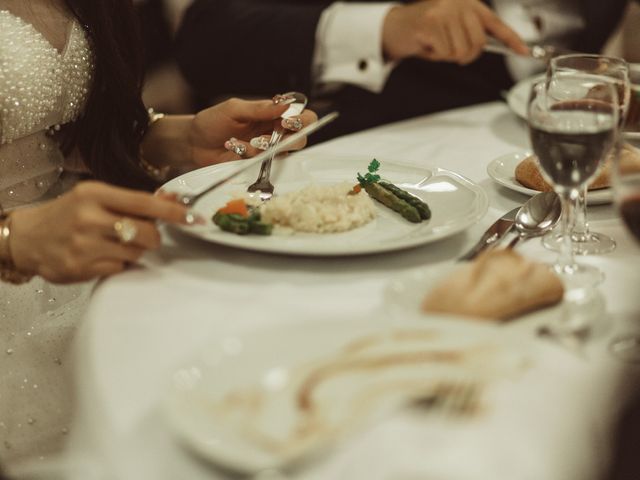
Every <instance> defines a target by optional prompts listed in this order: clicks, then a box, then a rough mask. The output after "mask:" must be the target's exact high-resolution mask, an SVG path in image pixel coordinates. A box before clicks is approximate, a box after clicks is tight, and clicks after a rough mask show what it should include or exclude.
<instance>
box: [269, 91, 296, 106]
mask: <svg viewBox="0 0 640 480" xmlns="http://www.w3.org/2000/svg"><path fill="white" fill-rule="evenodd" d="M271 100H273V103H275V104H276V105H280V104H281V103H284V104H285V105H289V104H290V103H293V102H295V101H296V99H295V97H294V96H293V95H289V94H287V93H279V94H278V95H275V96H274V97H273V98H272V99H271Z"/></svg>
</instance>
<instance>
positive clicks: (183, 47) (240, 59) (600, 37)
mask: <svg viewBox="0 0 640 480" xmlns="http://www.w3.org/2000/svg"><path fill="white" fill-rule="evenodd" d="M360 1H362V0H360ZM373 1H376V0H373ZM581 1H582V4H583V9H584V17H585V19H586V23H587V28H586V29H585V32H584V33H583V34H581V35H579V36H578V37H577V38H576V39H575V44H574V45H572V48H574V49H576V50H580V51H585V52H597V51H599V50H600V49H601V48H602V46H603V44H604V43H605V41H606V40H607V38H608V37H609V35H610V34H611V32H612V31H613V29H614V28H615V26H616V25H617V23H618V22H619V20H620V18H621V16H622V14H623V12H624V8H625V6H626V3H627V0H581ZM332 3H333V2H332V1H328V0H196V1H195V2H194V4H193V5H192V6H191V8H190V9H189V10H188V11H187V13H186V15H185V18H184V21H183V24H182V27H181V29H180V32H179V33H178V37H177V51H178V61H179V63H180V65H181V67H182V70H183V72H184V74H185V76H186V77H187V79H188V80H189V81H190V82H191V83H192V85H193V86H194V87H195V88H196V90H197V91H198V92H199V93H201V94H202V95H204V96H207V97H209V98H212V97H214V96H216V95H222V94H229V93H232V94H240V95H242V94H257V95H266V96H271V95H273V94H274V93H276V92H284V91H289V90H298V91H303V92H306V93H309V92H310V91H311V63H312V59H313V53H314V49H315V35H316V27H317V25H318V21H319V19H320V16H321V15H322V12H323V10H324V9H325V8H327V7H328V6H329V5H331V4H332ZM362 41H363V42H366V41H368V39H366V38H363V39H362ZM511 84H512V81H511V78H510V76H509V74H508V72H507V70H506V67H505V65H504V60H503V58H502V57H500V56H498V55H490V54H484V55H482V56H481V57H480V58H479V59H478V60H477V61H476V62H474V63H472V64H471V65H468V66H465V67H461V66H458V65H455V64H451V63H445V62H426V61H423V60H419V59H407V60H405V61H403V62H401V64H400V65H398V67H396V68H395V69H394V71H393V72H392V74H391V76H390V77H389V80H388V82H387V83H386V85H385V88H384V90H383V92H382V93H381V94H374V93H371V92H369V91H366V90H363V89H361V88H358V87H355V86H351V85H348V86H346V87H345V88H342V89H341V90H339V91H338V92H337V93H334V94H332V95H331V96H329V97H328V98H325V99H314V100H315V108H316V109H317V110H319V111H320V112H319V113H323V110H330V109H338V110H340V111H341V113H342V116H341V118H340V119H339V120H338V121H337V122H336V123H335V124H333V125H331V126H329V127H328V128H327V129H325V130H323V131H321V132H320V133H319V134H318V135H317V136H314V137H313V140H314V141H316V142H317V141H319V140H324V139H326V138H330V137H333V136H336V135H339V134H344V133H349V132H353V131H357V130H361V129H364V128H369V127H372V126H375V125H379V124H383V123H388V122H391V121H396V120H401V119H404V118H409V117H413V116H416V115H421V114H425V113H431V112H436V111H440V110H446V109H450V108H455V107H459V106H465V105H470V104H474V103H480V102H485V101H491V100H496V99H498V98H499V95H500V91H501V90H504V89H507V88H509V87H510V86H511ZM321 100H327V101H326V102H319V101H321Z"/></svg>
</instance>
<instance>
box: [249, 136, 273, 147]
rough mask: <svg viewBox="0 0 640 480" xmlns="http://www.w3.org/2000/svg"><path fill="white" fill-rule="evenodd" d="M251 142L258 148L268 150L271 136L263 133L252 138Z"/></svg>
mask: <svg viewBox="0 0 640 480" xmlns="http://www.w3.org/2000/svg"><path fill="white" fill-rule="evenodd" d="M249 144H250V145H251V146H252V147H253V148H257V149H258V150H266V149H267V148H269V137H267V136H266V135H263V136H261V137H255V138H252V139H251V141H250V142H249Z"/></svg>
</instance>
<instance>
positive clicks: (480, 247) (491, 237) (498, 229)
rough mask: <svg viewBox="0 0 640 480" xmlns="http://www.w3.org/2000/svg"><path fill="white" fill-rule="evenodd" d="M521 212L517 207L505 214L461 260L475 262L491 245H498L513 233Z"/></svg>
mask: <svg viewBox="0 0 640 480" xmlns="http://www.w3.org/2000/svg"><path fill="white" fill-rule="evenodd" d="M518 210H520V207H516V208H514V209H513V210H511V211H509V212H507V213H505V214H504V215H503V216H502V217H500V218H499V219H498V220H496V221H495V222H494V223H493V225H491V226H490V227H489V228H488V229H487V231H486V232H484V234H483V235H482V237H481V238H480V240H479V241H478V243H476V244H475V245H474V246H473V248H472V249H471V250H469V251H468V252H467V253H466V254H465V255H463V256H462V257H460V258H459V260H461V261H468V260H473V259H474V258H476V257H477V256H478V255H479V254H480V253H482V252H484V251H485V250H486V249H487V248H489V247H490V246H491V245H494V244H495V243H497V242H498V241H499V240H500V239H502V237H504V236H505V235H506V234H507V233H509V232H510V231H511V229H512V228H513V225H514V223H515V220H516V214H517V213H518Z"/></svg>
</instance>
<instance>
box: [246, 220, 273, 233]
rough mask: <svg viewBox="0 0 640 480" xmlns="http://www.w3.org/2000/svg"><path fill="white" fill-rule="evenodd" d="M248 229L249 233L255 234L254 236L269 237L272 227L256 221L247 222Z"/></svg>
mask: <svg viewBox="0 0 640 480" xmlns="http://www.w3.org/2000/svg"><path fill="white" fill-rule="evenodd" d="M249 228H250V231H251V233H255V234H256V235H271V231H272V230H273V225H271V224H270V223H263V222H259V221H257V222H249Z"/></svg>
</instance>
